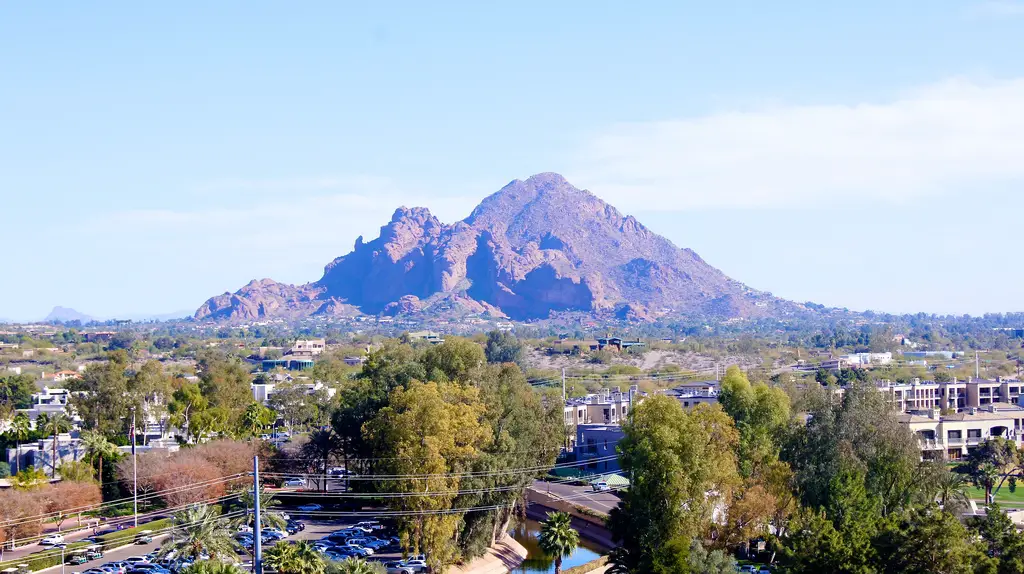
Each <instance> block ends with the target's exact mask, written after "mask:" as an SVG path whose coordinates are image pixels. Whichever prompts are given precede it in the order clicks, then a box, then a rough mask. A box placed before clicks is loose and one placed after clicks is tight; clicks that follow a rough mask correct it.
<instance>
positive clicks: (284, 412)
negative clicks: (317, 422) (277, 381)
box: [268, 383, 317, 428]
mask: <svg viewBox="0 0 1024 574" xmlns="http://www.w3.org/2000/svg"><path fill="white" fill-rule="evenodd" d="M268 404H269V405H270V408H272V409H274V410H275V411H277V412H278V413H280V414H281V418H282V419H284V423H285V424H286V425H288V427H289V428H291V427H292V426H294V425H305V424H307V423H309V422H310V421H312V420H313V419H314V418H315V417H316V415H317V407H316V403H315V401H314V400H313V397H311V396H310V395H309V393H308V392H306V387H305V386H303V385H300V384H298V383H294V384H285V385H280V386H279V387H277V388H275V389H274V394H273V395H271V396H270V400H269V401H268Z"/></svg>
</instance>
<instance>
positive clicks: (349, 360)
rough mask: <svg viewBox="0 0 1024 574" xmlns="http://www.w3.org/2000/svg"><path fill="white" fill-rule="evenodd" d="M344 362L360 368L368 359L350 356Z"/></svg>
mask: <svg viewBox="0 0 1024 574" xmlns="http://www.w3.org/2000/svg"><path fill="white" fill-rule="evenodd" d="M343 360H344V361H345V364H346V365H348V366H350V367H358V366H360V365H362V364H363V363H365V362H366V357H355V356H349V357H345V358H344V359H343Z"/></svg>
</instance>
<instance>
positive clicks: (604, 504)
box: [533, 480, 619, 514]
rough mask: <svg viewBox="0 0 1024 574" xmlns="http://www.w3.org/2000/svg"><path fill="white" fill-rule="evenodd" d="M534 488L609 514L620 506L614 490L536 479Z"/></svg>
mask: <svg viewBox="0 0 1024 574" xmlns="http://www.w3.org/2000/svg"><path fill="white" fill-rule="evenodd" d="M533 489H534V490H536V491H538V492H546V493H550V494H553V495H556V496H558V497H560V498H562V499H566V500H567V501H569V502H571V503H572V504H576V505H579V506H583V507H586V508H589V509H591V510H594V511H597V512H600V513H602V514H608V513H609V512H611V510H612V509H613V508H615V507H616V506H618V504H619V497H618V496H615V494H614V493H612V492H594V489H593V487H591V486H590V485H587V486H574V485H572V484H564V483H552V482H545V481H543V480H536V481H534V483H533Z"/></svg>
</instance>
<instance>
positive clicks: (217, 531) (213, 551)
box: [160, 504, 235, 561]
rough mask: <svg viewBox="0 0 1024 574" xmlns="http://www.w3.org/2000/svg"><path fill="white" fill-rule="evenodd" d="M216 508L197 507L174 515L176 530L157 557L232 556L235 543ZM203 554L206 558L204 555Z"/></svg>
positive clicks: (207, 506) (209, 557)
mask: <svg viewBox="0 0 1024 574" xmlns="http://www.w3.org/2000/svg"><path fill="white" fill-rule="evenodd" d="M216 508H217V507H215V506H212V505H208V504H196V505H194V506H190V507H188V508H187V509H185V510H182V511H181V512H177V513H175V515H174V523H175V525H176V526H175V528H174V529H173V530H171V536H170V538H169V539H168V540H166V541H165V542H164V544H163V546H161V548H160V556H167V555H169V554H171V553H172V552H173V553H174V556H175V558H178V559H182V560H192V561H198V560H199V559H200V557H203V559H204V560H216V559H218V558H228V557H234V555H235V541H234V539H232V538H231V528H230V526H229V524H228V521H227V519H225V518H223V517H221V516H220V515H219V514H217V510H216ZM204 555H205V556H204Z"/></svg>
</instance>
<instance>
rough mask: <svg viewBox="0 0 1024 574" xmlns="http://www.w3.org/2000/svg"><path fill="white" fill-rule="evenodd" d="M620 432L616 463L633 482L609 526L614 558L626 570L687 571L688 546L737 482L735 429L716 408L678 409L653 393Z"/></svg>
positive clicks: (620, 567)
mask: <svg viewBox="0 0 1024 574" xmlns="http://www.w3.org/2000/svg"><path fill="white" fill-rule="evenodd" d="M623 432H624V435H625V436H624V437H623V438H622V440H620V441H619V461H620V464H621V465H622V468H623V471H624V472H626V473H627V474H628V476H630V477H631V483H630V488H629V489H628V490H627V491H625V493H624V494H623V495H622V501H621V502H620V503H619V505H618V506H617V507H616V508H614V509H613V510H612V512H611V515H610V517H609V521H608V525H609V529H610V530H611V532H612V535H613V537H614V538H615V540H616V541H618V542H620V543H621V545H622V546H623V547H624V548H625V550H624V551H622V552H620V553H617V555H616V556H614V557H613V559H614V560H615V561H616V565H617V567H618V568H619V569H620V570H623V571H627V572H631V573H645V574H647V573H651V574H660V573H665V574H669V573H675V572H685V571H686V569H687V568H688V566H687V564H686V559H687V556H688V554H689V548H690V543H691V541H692V540H694V539H695V538H696V537H697V536H698V535H700V534H701V533H702V532H704V531H705V530H706V528H707V527H708V526H709V524H710V523H711V518H712V509H713V508H714V506H715V505H716V504H717V503H718V502H719V501H720V500H722V499H725V498H726V497H727V496H728V495H729V493H730V491H731V489H732V488H733V486H734V485H735V484H736V483H737V482H738V480H739V478H738V475H737V469H736V458H735V447H736V445H737V443H738V441H739V436H738V433H737V431H736V427H735V426H734V425H733V422H732V419H731V418H730V417H729V416H728V415H727V414H725V413H724V412H723V411H722V410H721V408H719V407H718V406H714V407H712V406H708V405H699V406H697V407H696V408H694V409H692V410H690V411H684V410H683V407H682V406H681V405H680V404H679V401H677V400H675V399H673V398H670V397H666V396H660V395H659V396H655V397H652V398H648V399H647V400H645V401H644V402H642V403H641V404H640V405H639V406H637V407H636V408H634V409H633V412H632V413H631V415H630V417H629V420H628V421H627V422H626V424H625V425H623ZM716 494H717V496H716Z"/></svg>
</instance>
